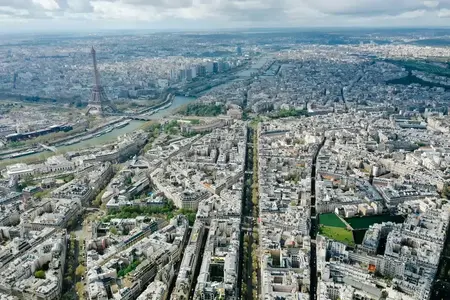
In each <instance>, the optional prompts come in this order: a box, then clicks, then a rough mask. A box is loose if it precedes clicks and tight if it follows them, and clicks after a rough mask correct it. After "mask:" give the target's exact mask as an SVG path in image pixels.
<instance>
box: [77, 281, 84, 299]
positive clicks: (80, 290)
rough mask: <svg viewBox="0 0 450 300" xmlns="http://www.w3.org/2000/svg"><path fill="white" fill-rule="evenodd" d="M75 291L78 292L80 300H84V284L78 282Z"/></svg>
mask: <svg viewBox="0 0 450 300" xmlns="http://www.w3.org/2000/svg"><path fill="white" fill-rule="evenodd" d="M75 290H76V291H77V294H78V297H79V299H84V297H83V295H84V286H83V283H82V282H77V283H76V284H75Z"/></svg>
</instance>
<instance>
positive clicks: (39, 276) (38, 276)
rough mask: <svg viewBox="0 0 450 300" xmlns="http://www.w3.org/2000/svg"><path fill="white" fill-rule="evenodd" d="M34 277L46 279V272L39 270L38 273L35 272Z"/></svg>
mask: <svg viewBox="0 0 450 300" xmlns="http://www.w3.org/2000/svg"><path fill="white" fill-rule="evenodd" d="M34 277H36V278H40V279H45V271H44V270H37V271H36V272H34Z"/></svg>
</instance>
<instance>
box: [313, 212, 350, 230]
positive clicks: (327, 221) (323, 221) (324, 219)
mask: <svg viewBox="0 0 450 300" xmlns="http://www.w3.org/2000/svg"><path fill="white" fill-rule="evenodd" d="M319 224H320V225H325V226H331V227H340V228H347V226H346V225H345V224H344V222H342V221H341V219H339V217H338V216H336V214H334V213H329V214H321V215H320V216H319Z"/></svg>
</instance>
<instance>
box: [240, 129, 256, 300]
mask: <svg viewBox="0 0 450 300" xmlns="http://www.w3.org/2000/svg"><path fill="white" fill-rule="evenodd" d="M253 136H254V130H253V129H252V128H250V127H248V132H247V154H246V161H245V175H244V192H243V195H242V215H241V243H240V251H239V261H240V263H239V268H240V270H239V273H238V274H239V277H238V288H239V291H240V299H253V289H255V288H257V287H255V286H253V283H252V273H253V265H252V257H251V253H252V245H253V243H254V240H253V236H252V233H253V226H254V224H255V222H256V220H255V219H254V217H253V210H254V205H253V203H252V196H253V194H252V193H253V190H252V185H253V154H254V153H253V144H252V141H253ZM244 241H246V242H245V243H244ZM243 285H245V288H244V289H243V288H242V286H243ZM243 293H245V294H243Z"/></svg>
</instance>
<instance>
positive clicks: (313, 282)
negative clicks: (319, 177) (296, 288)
mask: <svg viewBox="0 0 450 300" xmlns="http://www.w3.org/2000/svg"><path fill="white" fill-rule="evenodd" d="M325 140H326V138H324V139H323V140H322V142H321V143H320V144H319V146H318V148H317V151H316V153H314V156H313V161H312V167H311V216H310V218H311V230H310V233H309V234H310V237H311V252H310V260H309V267H310V286H309V299H311V300H315V299H317V253H316V237H317V231H318V226H319V224H318V223H317V221H318V220H317V212H316V163H317V156H319V152H320V149H322V147H323V145H324V144H325Z"/></svg>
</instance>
